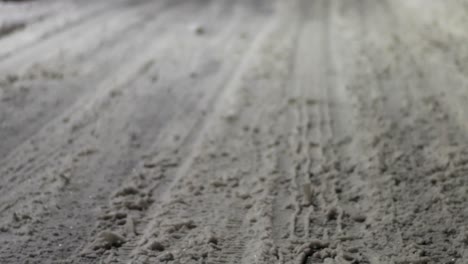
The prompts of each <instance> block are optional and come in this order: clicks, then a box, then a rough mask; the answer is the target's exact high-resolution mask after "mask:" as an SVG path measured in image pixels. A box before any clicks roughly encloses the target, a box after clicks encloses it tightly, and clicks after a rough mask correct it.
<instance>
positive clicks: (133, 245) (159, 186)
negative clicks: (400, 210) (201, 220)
mask: <svg viewBox="0 0 468 264" xmlns="http://www.w3.org/2000/svg"><path fill="white" fill-rule="evenodd" d="M244 19H245V18H244ZM241 21H242V20H239V17H237V18H236V24H237V23H238V22H241ZM223 35H224V37H223V38H224V40H222V42H219V43H216V46H218V45H219V46H220V47H223V46H224V45H223V44H222V43H224V42H226V43H229V42H232V38H233V35H232V33H230V32H229V31H226V32H223ZM234 37H235V35H234ZM223 79H224V77H222V78H220V79H219V80H218V81H222V80H223ZM218 81H216V82H218ZM211 85H212V86H213V87H217V86H218V85H213V84H211ZM211 96H213V95H211ZM214 96H216V95H214ZM209 100H210V101H211V100H214V99H209ZM205 110H206V109H205ZM198 130H199V129H188V130H186V131H198ZM190 133H192V132H190ZM190 133H189V134H190ZM164 134H165V133H164V132H163V135H164ZM182 138H184V136H182ZM164 141H165V140H164V137H163V138H162V139H161V141H159V140H158V141H157V143H156V145H158V146H160V147H161V144H160V143H163V142H164ZM181 142H183V145H185V146H184V148H187V149H191V148H192V147H190V143H187V139H183V140H182V141H181ZM189 142H190V141H189ZM162 145H163V146H162V148H163V149H164V148H165V147H164V145H165V144H164V143H163V144H162ZM178 152H179V153H183V151H178ZM161 155H162V157H161V159H162V160H164V159H166V158H164V156H165V155H164V152H163V153H161ZM166 155H167V154H166ZM179 155H183V154H177V156H179ZM158 156H159V155H158ZM178 163H179V162H178ZM176 171H177V170H176ZM166 173H169V174H170V175H172V174H173V173H172V172H166ZM174 173H176V172H174ZM170 175H167V176H165V177H164V178H163V179H162V180H161V182H158V183H156V186H154V187H152V188H154V189H152V190H151V191H150V192H151V193H164V190H167V189H169V187H168V185H170V184H171V183H173V181H174V180H173V178H174V176H173V175H172V176H170ZM167 180H169V181H167ZM178 182H179V181H178ZM172 189H173V187H172ZM155 199H156V200H158V201H159V200H161V199H162V198H161V197H158V198H155ZM171 199H172V198H171ZM210 199H211V198H210ZM162 200H164V199H162ZM204 200H206V199H204ZM216 200H218V199H213V201H216ZM168 203H169V205H168V204H166V206H170V202H169V201H168ZM157 208H159V206H156V208H154V209H151V208H149V211H148V213H145V215H147V217H149V219H148V220H145V219H144V218H145V216H143V220H141V221H139V223H138V225H137V229H138V230H141V228H142V227H145V226H149V225H150V224H149V223H148V221H150V220H151V218H153V217H155V216H153V213H151V212H153V211H155V210H156V211H161V209H157ZM198 210H202V211H203V210H204V209H203V208H202V209H197V211H198ZM176 212H177V211H176ZM206 212H209V211H206ZM231 213H232V212H230V213H229V214H231ZM158 215H159V213H158ZM190 215H203V212H198V214H190ZM174 217H175V216H174ZM157 218H158V217H156V219H157ZM165 218H172V217H171V216H170V215H166V216H165ZM178 218H180V216H179V217H178ZM208 219H209V218H208ZM234 219H235V218H231V219H230V220H229V223H230V224H229V225H230V226H235V225H236V223H238V221H235V220H234ZM153 224H155V225H157V224H158V222H153ZM145 230H146V231H144V232H143V231H142V230H141V231H138V233H139V234H145V236H144V237H146V235H148V234H150V233H151V232H150V230H151V226H149V227H146V228H145ZM180 235H184V236H185V235H187V234H180ZM144 237H143V238H139V237H138V236H137V237H136V238H132V239H131V241H130V242H128V243H127V244H126V245H125V246H124V248H123V249H122V253H123V254H124V257H123V258H124V259H129V258H131V257H132V256H133V257H132V258H138V257H142V254H144V253H143V252H140V251H141V246H137V244H138V245H141V244H140V243H139V242H142V241H144V240H145V238H144ZM132 249H134V250H133V251H134V252H132ZM127 256H128V257H127ZM135 261H136V260H135Z"/></svg>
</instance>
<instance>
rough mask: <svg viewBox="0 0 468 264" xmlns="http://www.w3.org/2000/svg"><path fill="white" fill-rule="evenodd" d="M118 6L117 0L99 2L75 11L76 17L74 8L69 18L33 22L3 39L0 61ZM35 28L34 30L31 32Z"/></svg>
mask: <svg viewBox="0 0 468 264" xmlns="http://www.w3.org/2000/svg"><path fill="white" fill-rule="evenodd" d="M120 2H123V1H120ZM117 6H118V5H116V2H113V3H112V4H109V3H108V2H107V3H105V4H102V5H101V4H99V5H98V6H97V8H96V6H92V7H91V8H86V9H85V10H84V11H82V12H80V13H75V17H74V16H73V14H74V13H73V12H75V11H74V10H73V11H71V14H68V15H69V16H68V17H67V18H63V15H62V14H58V15H57V16H55V17H48V19H45V20H43V21H41V22H39V23H36V24H33V25H31V26H32V28H31V29H30V30H29V29H25V30H24V31H21V32H18V33H16V34H15V35H12V36H9V37H8V38H5V39H2V40H1V42H0V45H2V47H3V49H2V51H1V53H0V61H3V60H6V59H8V58H9V57H12V56H14V55H15V54H17V53H18V52H22V50H25V49H30V48H34V47H35V46H36V45H37V44H38V42H45V41H48V40H49V39H51V38H53V37H56V35H58V34H63V33H66V32H67V30H69V29H70V28H76V27H79V26H80V25H81V24H83V23H85V21H87V20H89V19H90V18H96V17H99V16H101V15H104V14H107V13H112V12H114V11H115V10H114V9H113V8H111V7H117ZM62 19H64V20H65V21H64V22H62V23H63V24H60V25H57V23H60V22H61V20H62ZM36 27H39V28H36ZM33 28H34V31H33V32H31V31H32V29H33Z"/></svg>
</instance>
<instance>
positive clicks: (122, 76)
mask: <svg viewBox="0 0 468 264" xmlns="http://www.w3.org/2000/svg"><path fill="white" fill-rule="evenodd" d="M174 11H175V12H176V13H177V12H181V11H182V12H185V11H184V10H174ZM166 14H167V15H166V19H169V18H170V17H171V16H173V15H175V14H173V13H170V12H168V13H166ZM166 22H167V21H164V19H162V20H158V21H157V23H156V24H154V25H153V26H152V27H149V28H148V32H153V31H156V32H159V33H160V34H161V33H162V32H165V30H162V28H161V23H166ZM161 30H162V32H160V31H161ZM166 32H167V31H166ZM142 40H144V36H142V37H141V44H144V42H143V41H142ZM145 45H146V44H145ZM140 60H143V61H139V62H138V63H139V64H138V65H136V64H132V63H127V64H128V65H131V66H128V65H123V66H122V67H121V68H120V69H117V70H116V71H114V73H112V75H109V78H107V79H103V80H101V81H100V83H99V84H97V85H96V86H97V87H101V88H98V89H97V90H96V91H95V92H94V93H92V94H91V93H90V94H87V95H86V96H85V97H83V98H80V100H78V101H77V102H76V103H75V104H74V105H72V106H71V107H69V109H68V110H67V111H65V112H64V113H62V114H60V115H59V116H58V117H56V118H55V119H52V120H51V121H50V122H49V123H48V124H46V125H44V127H43V128H42V129H41V130H40V131H38V132H37V133H36V134H34V135H33V136H32V137H31V138H30V139H28V140H27V141H26V142H25V143H24V144H22V145H20V146H19V147H18V148H17V149H16V150H14V152H13V153H12V154H11V155H10V156H9V157H8V158H7V159H6V160H4V165H3V167H4V168H5V169H4V170H3V171H4V175H8V172H12V171H14V173H22V174H25V173H26V174H27V173H30V172H34V171H36V170H38V169H40V167H38V166H41V165H40V164H43V163H44V162H45V161H46V160H49V159H51V158H52V159H53V158H56V157H57V156H55V155H61V154H60V153H58V152H59V151H58V150H59V149H60V148H63V147H65V146H66V145H67V144H59V145H57V146H56V147H51V148H50V149H49V150H48V151H47V152H46V153H44V152H43V154H44V155H43V156H42V158H34V161H32V162H29V163H28V165H27V166H25V165H24V164H21V163H20V164H15V161H16V160H18V162H22V160H23V159H24V158H25V156H30V155H25V153H31V155H32V156H35V155H36V151H35V147H34V146H31V144H32V145H35V144H36V142H37V141H38V138H42V137H46V138H47V136H46V135H48V134H49V133H50V132H49V131H50V130H56V129H54V128H55V127H59V126H60V125H61V124H62V120H64V119H69V122H68V123H67V124H66V125H65V126H66V128H63V129H61V130H57V133H60V134H67V133H68V131H69V130H72V131H74V134H75V135H76V136H78V135H77V134H76V133H77V132H78V130H79V128H80V127H83V126H84V125H85V124H86V123H89V122H91V121H92V120H95V119H96V118H97V117H96V116H92V115H90V114H86V113H93V111H92V109H93V108H95V107H97V106H100V105H101V104H102V103H104V102H105V101H106V100H108V96H109V95H110V93H111V92H112V91H113V90H116V89H115V88H116V86H117V89H121V87H122V86H124V85H125V83H126V82H127V81H128V79H127V78H129V76H133V74H135V73H136V74H138V72H139V67H141V66H142V65H145V64H146V62H147V59H146V60H145V59H141V58H140ZM135 65H136V66H135ZM113 76H118V77H117V78H115V79H112V78H114V77H113ZM130 79H132V78H131V77H130ZM119 83H120V84H121V86H119V85H114V84H119ZM81 112H83V113H85V114H83V115H81V114H76V113H81ZM75 116H79V117H76V118H75ZM77 125H79V126H78V127H77ZM49 138H50V137H49ZM54 138H56V139H60V140H62V141H64V142H66V141H67V136H59V135H57V136H56V137H54ZM50 145H52V144H50ZM54 153H55V155H54ZM51 155H52V157H51ZM18 157H22V158H21V159H20V158H18ZM31 158H33V157H31ZM8 165H9V166H8ZM15 166H20V167H19V168H18V167H17V168H15ZM16 177H17V174H15V176H14V178H16ZM18 180H19V179H15V181H14V182H15V183H21V181H18ZM5 181H9V180H8V178H7V179H5ZM5 184H6V183H5ZM3 186H4V187H7V186H8V185H3ZM8 188H9V187H8Z"/></svg>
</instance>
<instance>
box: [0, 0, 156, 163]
mask: <svg viewBox="0 0 468 264" xmlns="http://www.w3.org/2000/svg"><path fill="white" fill-rule="evenodd" d="M155 8H156V9H160V8H162V7H161V6H154V5H151V6H146V8H145V10H144V13H142V14H141V15H140V16H139V17H138V19H137V20H135V21H134V22H133V23H129V24H125V25H124V26H123V27H122V28H121V29H120V28H119V27H117V28H116V29H115V30H116V32H115V34H113V33H112V34H110V38H103V39H102V40H100V41H99V42H100V43H101V44H100V45H99V46H97V47H96V48H92V49H91V48H88V49H87V51H86V52H87V53H88V54H87V55H86V57H85V58H84V59H81V58H77V59H70V60H68V62H67V63H68V64H70V65H79V67H78V69H79V70H80V71H81V72H80V74H82V75H85V76H86V75H88V76H89V77H86V78H88V81H89V82H90V84H89V85H86V86H87V87H92V84H93V83H98V82H100V81H101V79H102V76H109V75H110V74H111V73H112V71H113V70H114V69H113V68H112V67H110V66H111V65H115V64H117V63H119V62H120V61H119V60H121V59H122V57H123V56H124V55H125V54H127V55H128V54H130V52H133V50H134V49H135V47H136V44H137V43H138V42H137V43H135V42H133V43H132V42H129V41H125V42H122V41H121V40H122V39H128V38H131V39H139V38H138V36H137V35H136V34H141V32H138V31H136V30H141V29H145V28H146V27H143V24H144V23H145V21H146V20H147V19H148V18H149V17H150V14H151V13H152V12H154V11H153V10H154V9H155ZM140 39H141V38H140ZM138 45H141V44H138ZM116 54H118V55H116ZM35 70H36V69H34V71H35ZM34 71H33V72H32V73H31V74H34ZM43 71H44V73H43V74H44V77H35V79H34V83H35V85H37V83H39V82H41V81H42V82H44V85H47V89H48V90H49V89H59V88H60V89H59V90H58V91H47V92H48V93H49V94H51V95H50V96H48V97H46V98H44V97H42V96H40V94H41V93H43V92H44V91H39V89H29V90H28V94H27V95H26V96H27V97H28V98H31V100H33V101H32V102H28V103H27V104H26V105H23V106H22V107H21V110H20V111H21V112H19V111H18V110H17V108H19V107H17V106H13V108H15V109H11V107H12V106H9V104H5V105H4V106H3V107H5V109H4V111H5V112H6V113H9V112H11V113H10V115H14V118H13V117H10V118H9V116H10V115H8V114H6V115H5V117H3V118H1V119H2V121H0V122H3V123H5V124H6V123H8V124H9V129H6V128H5V129H4V130H3V131H2V132H3V133H1V132H0V134H4V136H7V135H9V140H8V141H5V142H3V144H1V146H2V148H1V149H2V151H1V152H2V154H3V156H5V157H6V156H7V153H9V152H10V151H11V150H12V149H13V148H14V147H15V146H16V147H17V146H18V145H20V143H19V142H25V141H27V140H28V138H30V137H32V136H33V135H34V133H35V132H37V131H38V130H40V128H42V127H43V126H45V125H46V124H47V123H48V122H49V121H50V120H53V119H54V117H57V115H59V114H60V112H61V111H66V109H64V108H65V107H67V106H68V107H70V106H72V105H73V103H75V102H77V101H79V99H80V98H81V97H82V96H85V95H86V94H89V92H92V91H90V89H87V88H86V87H76V86H77V85H78V84H77V83H76V82H77V81H76V79H77V78H78V76H76V74H75V76H72V75H70V74H67V73H66V72H65V71H63V70H60V73H59V72H57V73H54V74H60V75H62V74H64V75H65V76H61V77H60V78H57V80H55V81H54V80H52V81H50V80H48V79H50V77H48V75H46V73H47V72H48V70H46V69H43ZM51 72H52V73H53V72H55V71H54V70H52V71H51ZM94 72H96V73H94ZM80 77H82V76H80ZM64 78H65V79H64ZM83 78H85V77H83ZM23 82H24V83H25V84H24V85H25V86H29V85H31V83H32V81H20V83H23ZM50 82H52V84H54V82H56V83H58V82H59V83H60V87H57V85H55V86H54V87H53V88H51V87H50V86H51V84H50ZM64 83H65V84H64ZM15 85H18V84H15ZM63 86H65V87H67V88H68V89H63V88H61V87H63ZM14 88H17V87H12V88H11V89H14ZM16 90H17V91H12V93H14V94H12V95H10V96H9V97H11V98H15V97H21V93H22V90H21V89H16ZM44 99H45V100H46V101H40V100H44ZM54 102H60V104H59V105H57V103H54ZM46 106H48V107H49V108H47V107H46ZM21 115H23V116H21ZM17 127H22V129H21V131H20V132H19V133H16V135H15V136H11V135H10V134H11V132H10V131H15V130H16V128H17Z"/></svg>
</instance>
